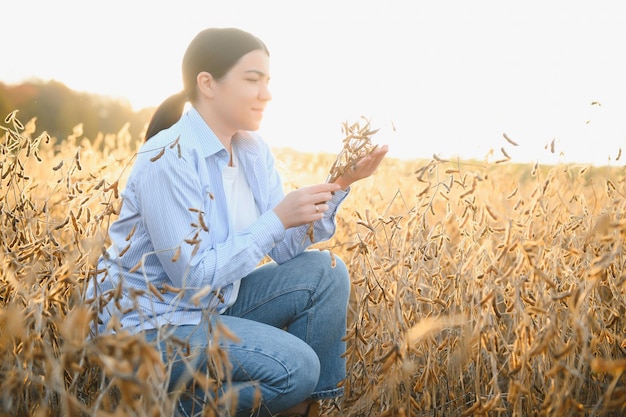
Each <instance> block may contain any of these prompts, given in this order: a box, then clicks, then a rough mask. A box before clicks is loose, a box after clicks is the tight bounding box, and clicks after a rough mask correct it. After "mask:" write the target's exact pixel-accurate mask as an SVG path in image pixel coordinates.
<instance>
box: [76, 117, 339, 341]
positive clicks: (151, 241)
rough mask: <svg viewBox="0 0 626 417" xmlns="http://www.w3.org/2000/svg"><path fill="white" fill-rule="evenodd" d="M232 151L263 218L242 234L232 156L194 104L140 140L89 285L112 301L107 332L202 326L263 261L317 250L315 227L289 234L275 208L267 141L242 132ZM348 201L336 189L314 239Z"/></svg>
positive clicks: (105, 318)
mask: <svg viewBox="0 0 626 417" xmlns="http://www.w3.org/2000/svg"><path fill="white" fill-rule="evenodd" d="M232 147H233V152H234V153H235V154H236V155H237V156H238V158H239V162H240V165H241V169H242V170H243V172H244V174H245V177H246V180H247V181H248V183H249V185H250V188H251V189H252V193H253V195H254V201H255V204H256V206H257V208H258V212H259V213H260V216H259V217H258V218H257V220H256V221H255V222H254V223H253V224H251V225H250V226H249V227H247V228H246V229H244V230H241V231H235V230H234V228H233V224H232V218H231V216H230V215H229V213H228V209H227V204H226V200H225V194H224V188H223V185H222V169H223V168H224V167H226V166H227V165H228V161H229V159H230V155H229V153H228V151H227V150H226V149H225V148H224V146H223V145H222V144H221V142H220V141H219V140H218V138H217V137H216V136H215V134H214V133H213V131H212V130H211V129H210V128H209V126H208V125H207V124H206V123H205V122H204V120H203V119H202V117H201V116H200V114H199V113H198V112H197V111H196V110H195V109H194V108H193V107H191V108H190V109H189V110H188V111H186V112H185V113H184V114H183V116H182V117H181V119H180V120H179V121H178V122H177V123H175V124H174V125H173V126H172V127H171V128H169V129H166V130H164V131H162V132H160V133H159V134H157V135H156V136H154V137H152V138H151V139H150V140H149V141H147V142H146V143H144V144H143V146H142V147H141V149H140V150H139V152H138V154H137V158H136V161H135V162H134V165H133V168H132V171H131V173H130V175H129V178H128V181H127V184H126V187H125V189H124V191H123V192H122V194H121V197H122V207H121V210H120V214H119V217H118V219H117V220H116V221H115V222H114V223H113V224H112V225H111V227H110V229H109V237H110V240H111V245H110V246H109V248H108V249H107V251H106V253H105V255H104V256H102V257H101V258H100V260H99V263H98V269H99V270H100V275H99V276H98V277H97V284H95V283H94V282H93V281H92V282H90V283H89V285H88V288H87V294H86V296H87V297H88V298H91V299H93V298H95V297H97V296H100V295H102V294H105V293H106V294H108V295H109V296H111V297H112V300H111V301H110V302H109V303H108V304H106V306H105V307H104V308H103V309H102V311H101V312H100V320H101V321H102V323H101V325H100V326H99V328H98V331H99V332H100V333H102V332H105V331H106V330H107V325H108V323H109V322H110V321H111V319H112V317H116V320H119V322H120V323H121V325H122V327H123V328H125V329H128V330H130V331H138V330H141V329H150V328H156V327H160V326H162V325H166V324H173V325H182V324H198V323H199V322H200V320H201V319H202V316H203V311H205V310H206V309H211V310H215V311H218V312H223V311H224V310H225V309H226V308H227V307H228V306H229V305H231V304H232V303H234V302H235V299H236V296H237V294H236V292H233V283H234V282H236V281H238V280H240V279H241V278H243V277H245V276H246V275H248V274H249V273H250V272H252V271H253V270H254V269H255V268H256V267H257V266H258V265H259V263H260V262H261V261H262V260H263V259H264V257H265V256H266V255H269V256H270V257H271V258H272V259H273V260H274V261H276V262H278V263H282V262H285V261H287V260H289V259H291V258H293V257H294V256H296V255H298V254H300V253H302V252H303V251H304V250H306V249H307V247H308V246H310V245H311V241H310V240H309V238H308V235H307V230H308V224H307V225H303V226H299V227H294V228H290V229H287V230H286V229H285V228H284V226H283V224H282V222H281V221H280V219H279V218H278V216H276V214H275V213H274V211H273V210H272V209H273V208H274V207H275V206H276V205H277V204H278V203H279V202H280V201H281V200H282V199H283V197H284V191H283V185H282V181H281V179H280V176H279V173H278V172H277V170H276V167H275V161H274V157H273V155H272V153H271V150H270V147H269V146H268V144H267V143H266V142H265V141H264V140H263V139H262V138H261V137H260V136H259V135H258V134H255V133H252V132H240V133H237V134H236V135H235V137H233V141H232ZM346 195H347V191H338V192H336V193H335V194H334V196H333V198H332V199H331V200H330V201H329V202H328V205H329V206H330V209H329V210H328V211H326V212H325V214H324V218H323V219H322V220H320V221H317V222H315V223H314V237H315V240H316V241H323V240H328V239H329V238H330V237H332V235H333V234H334V232H335V228H336V223H335V213H336V211H337V208H338V207H339V205H340V204H341V202H342V201H343V199H344V198H345V197H346ZM104 298H105V299H106V296H105V297H104Z"/></svg>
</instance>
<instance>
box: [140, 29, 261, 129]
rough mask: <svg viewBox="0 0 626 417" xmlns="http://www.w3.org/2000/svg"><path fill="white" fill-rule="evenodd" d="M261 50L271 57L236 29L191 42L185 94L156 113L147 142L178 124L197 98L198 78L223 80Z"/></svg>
mask: <svg viewBox="0 0 626 417" xmlns="http://www.w3.org/2000/svg"><path fill="white" fill-rule="evenodd" d="M257 49H261V50H263V51H265V53H267V54H268V55H269V51H268V49H267V47H266V46H265V44H264V43H263V42H262V41H261V40H260V39H259V38H257V37H256V36H254V35H252V34H250V33H248V32H245V31H243V30H241V29H236V28H209V29H205V30H203V31H201V32H200V33H198V34H197V35H196V37H195V38H193V40H192V41H191V43H190V44H189V46H188V47H187V50H186V51H185V55H184V56H183V63H182V70H183V91H181V92H179V93H176V94H174V95H172V96H170V97H168V98H167V99H166V100H165V101H163V103H161V105H160V106H159V107H158V108H157V109H156V111H155V113H154V115H153V116H152V119H151V120H150V123H149V124H148V129H147V131H146V139H145V140H148V139H150V138H151V137H152V136H154V135H156V134H157V133H159V132H160V131H161V130H163V129H167V128H168V127H170V126H172V125H173V124H174V123H176V122H177V121H178V119H179V118H180V116H181V114H182V112H183V109H184V107H185V103H186V102H187V101H191V102H193V101H194V100H195V99H196V98H197V97H196V95H197V89H196V77H197V76H198V74H199V73H201V72H203V71H206V72H208V73H210V74H211V75H212V76H213V78H215V79H217V80H219V79H221V78H222V77H223V76H224V75H226V73H227V72H228V71H229V70H230V69H231V68H232V67H233V66H234V65H235V64H236V63H237V61H239V59H240V58H241V57H242V56H244V55H246V54H247V53H249V52H252V51H254V50H257Z"/></svg>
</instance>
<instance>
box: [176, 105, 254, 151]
mask: <svg viewBox="0 0 626 417" xmlns="http://www.w3.org/2000/svg"><path fill="white" fill-rule="evenodd" d="M184 117H185V118H186V120H187V122H188V123H189V124H190V126H191V128H192V129H193V131H194V132H195V133H196V141H197V148H198V150H199V151H200V153H201V154H202V156H204V157H207V156H211V155H215V154H217V153H218V152H220V151H222V150H226V149H225V148H224V145H222V142H220V140H219V139H218V138H217V135H216V134H215V133H214V132H213V130H212V129H211V128H210V127H209V125H207V124H206V122H205V121H204V119H203V118H202V116H201V115H200V113H199V112H198V110H196V109H195V108H194V107H193V106H190V108H189V110H187V112H186V113H185V115H184ZM233 146H234V147H235V148H236V149H239V150H240V151H243V152H245V153H255V151H256V149H257V147H258V143H256V140H255V138H254V135H253V134H252V133H251V132H248V131H240V132H237V133H235V135H234V136H233Z"/></svg>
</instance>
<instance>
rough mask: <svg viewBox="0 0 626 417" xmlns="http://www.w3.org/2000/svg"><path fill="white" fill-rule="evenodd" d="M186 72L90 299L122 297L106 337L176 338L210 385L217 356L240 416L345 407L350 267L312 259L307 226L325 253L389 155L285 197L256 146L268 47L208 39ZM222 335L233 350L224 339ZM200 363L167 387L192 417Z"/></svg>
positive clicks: (132, 183) (319, 256)
mask: <svg viewBox="0 0 626 417" xmlns="http://www.w3.org/2000/svg"><path fill="white" fill-rule="evenodd" d="M182 71H183V84H184V90H183V91H182V92H181V93H179V94H176V95H174V96H172V97H170V98H168V99H167V100H165V101H164V102H163V103H162V104H161V106H160V107H159V108H158V109H157V111H156V112H155V114H154V116H153V118H152V120H151V122H150V124H149V126H148V131H147V134H146V143H145V144H144V145H143V147H142V148H141V150H140V152H139V153H138V155H137V159H136V161H135V163H134V166H133V169H132V172H131V175H130V176H129V179H128V182H127V185H126V188H125V190H124V192H123V194H122V198H123V204H122V208H121V211H120V214H119V219H118V220H117V221H115V222H114V223H113V224H112V225H111V228H110V230H109V236H110V239H111V242H112V244H111V246H110V247H109V248H108V250H107V251H106V253H105V256H103V257H102V258H101V259H100V263H99V270H100V271H102V272H101V274H100V276H99V277H98V279H97V282H98V284H93V283H92V284H91V285H90V287H89V289H88V297H97V296H99V295H101V294H105V293H107V292H108V293H109V294H112V293H115V294H117V296H118V297H117V301H116V302H115V303H113V302H111V303H109V304H108V305H107V306H106V308H104V309H103V310H102V311H101V313H100V317H99V319H100V321H101V324H100V326H99V327H98V329H97V331H98V332H100V333H102V332H106V331H109V330H110V329H111V328H112V327H114V326H111V325H110V324H111V322H112V318H115V319H114V320H113V323H118V322H119V323H120V324H121V327H122V328H123V329H125V330H129V331H131V332H140V331H141V332H143V333H144V334H145V337H146V339H148V340H149V341H157V340H158V341H160V342H162V343H163V346H164V343H165V341H166V340H167V338H168V337H170V336H174V337H175V338H176V340H183V341H185V342H186V343H188V345H189V347H190V350H191V352H192V353H193V352H196V353H197V355H196V356H194V358H195V359H193V362H192V363H193V366H194V367H195V369H196V370H198V371H200V372H209V368H210V366H211V363H210V358H209V357H207V355H206V352H207V350H209V349H210V347H211V346H213V345H212V344H211V343H212V342H215V343H219V346H221V347H222V348H223V349H224V351H225V352H227V355H228V362H229V363H230V364H231V366H232V369H229V375H227V376H224V380H228V381H230V382H231V385H230V387H231V388H232V389H234V390H235V391H236V394H237V410H236V415H237V416H250V415H259V416H264V415H275V414H277V413H280V415H313V414H314V409H315V408H316V405H317V401H318V400H322V399H326V398H333V397H338V396H340V395H341V394H342V388H340V387H338V386H337V384H338V383H339V382H340V381H341V380H342V379H343V378H344V377H345V363H344V360H343V359H342V358H341V354H342V353H343V352H344V349H345V345H344V342H342V340H341V339H342V337H343V336H344V335H345V329H346V310H347V303H348V296H349V277H348V272H347V270H346V267H345V265H344V264H343V263H342V262H341V260H336V264H335V265H334V266H333V265H332V264H333V262H332V260H331V258H330V255H329V254H328V253H327V252H322V251H313V250H311V251H307V247H309V246H310V245H311V241H310V239H309V235H308V227H309V224H310V223H312V222H313V225H314V230H313V235H314V236H315V238H316V240H318V241H319V240H326V239H329V238H330V237H331V236H332V235H333V233H334V231H335V213H336V211H337V209H338V207H339V205H340V204H341V202H342V201H343V200H344V198H345V197H346V195H347V194H348V191H349V186H350V184H352V183H353V182H355V181H357V180H359V179H362V178H365V177H368V176H370V175H371V174H372V173H373V172H374V170H375V169H376V167H377V166H378V165H379V164H380V162H381V161H382V159H383V158H384V156H385V154H386V152H387V147H386V146H384V147H380V148H379V149H377V150H376V151H375V152H373V153H372V154H370V156H368V157H366V158H363V159H362V160H361V161H359V163H358V164H357V165H356V166H355V169H353V170H350V172H348V173H346V174H345V175H344V176H342V177H340V178H339V179H337V181H336V182H335V183H331V184H328V183H322V184H315V185H312V186H308V187H303V188H300V189H297V190H295V191H293V192H290V193H289V194H287V195H285V194H284V193H283V189H282V183H281V180H280V178H279V175H278V173H277V171H276V168H275V165H274V159H273V157H272V154H271V152H270V148H269V146H268V145H267V144H266V143H265V142H264V141H263V139H262V138H261V137H259V136H258V135H257V134H255V133H253V132H254V131H256V130H258V128H259V126H260V123H261V118H262V116H263V111H264V109H265V106H266V105H267V103H268V102H269V101H270V100H271V98H272V96H271V94H270V92H269V90H268V82H269V79H270V72H269V52H268V50H267V48H266V46H265V45H264V44H263V42H261V41H260V40H259V39H258V38H256V37H254V36H253V35H251V34H249V33H247V32H244V31H242V30H239V29H233V28H211V29H206V30H204V31H202V32H200V33H199V34H198V35H197V36H196V37H195V38H194V39H193V40H192V42H191V43H190V45H189V46H188V48H187V51H186V53H185V55H184V58H183V63H182ZM187 102H189V103H190V104H191V105H190V106H189V107H188V108H187V110H186V111H184V106H185V104H186V103H187ZM183 111H184V112H183ZM266 255H269V257H271V259H272V261H271V262H262V261H264V259H265V256H266ZM259 265H261V266H259ZM148 289H152V290H154V289H156V290H158V291H148ZM159 291H160V292H159ZM211 313H215V314H211ZM218 323H221V324H222V325H224V326H225V327H226V328H227V329H229V331H230V332H232V333H233V334H234V335H235V336H236V338H231V339H226V338H220V339H219V340H215V339H216V336H215V335H216V334H217V333H219V332H216V331H215V328H216V326H217V324H218ZM164 352H165V349H164ZM203 353H204V356H203ZM189 363H190V359H189V358H188V357H187V358H185V360H183V358H181V357H179V360H177V361H175V363H174V364H172V375H171V381H170V386H171V389H172V390H180V391H182V392H183V394H181V396H180V401H179V411H180V412H181V413H182V414H183V415H192V414H193V413H198V412H200V410H201V408H202V405H201V404H202V400H203V398H202V395H201V394H199V393H198V392H196V393H195V394H193V393H192V391H193V390H192V387H191V384H190V381H191V378H190V375H189V372H188V371H189V369H188V368H189ZM259 394H260V402H259ZM307 413H308V414H307Z"/></svg>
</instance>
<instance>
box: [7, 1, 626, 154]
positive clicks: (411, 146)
mask: <svg viewBox="0 0 626 417" xmlns="http://www.w3.org/2000/svg"><path fill="white" fill-rule="evenodd" d="M0 9H1V10H2V16H3V19H2V24H1V25H0V39H2V49H1V50H2V64H0V112H1V114H2V117H4V115H6V114H7V113H8V112H10V111H12V110H15V109H18V110H19V117H20V120H22V121H23V122H25V121H26V120H25V119H27V118H30V117H32V116H34V115H36V116H37V117H38V119H37V120H38V122H37V125H38V127H39V128H40V129H45V130H48V131H49V132H50V133H51V134H53V135H55V136H58V137H63V136H64V135H67V134H70V133H71V131H72V127H73V126H74V125H75V124H77V123H80V122H82V123H83V125H84V134H85V135H86V136H88V137H93V136H95V135H96V133H97V132H100V131H102V132H117V130H119V129H120V128H121V127H122V126H123V125H124V123H126V122H129V123H131V125H130V129H131V133H132V134H133V135H137V136H138V135H139V133H140V132H141V131H142V129H143V126H144V124H145V122H146V121H147V120H148V118H149V117H150V114H151V112H152V110H153V109H154V107H156V106H157V105H159V104H160V103H161V101H162V100H164V99H165V98H166V97H168V96H169V95H170V94H173V93H175V92H177V91H179V90H181V89H182V82H181V74H180V63H181V59H182V55H183V53H184V51H185V48H186V47H187V45H188V43H189V41H190V40H191V39H192V38H193V36H195V34H196V33H197V32H198V31H200V30H202V29H204V28H206V27H210V26H220V27H223V26H236V27H240V28H242V29H245V30H248V31H250V32H252V33H254V34H255V35H257V36H259V37H260V38H261V39H262V40H263V41H265V43H266V44H267V45H268V47H269V49H270V53H271V75H272V81H271V84H270V86H271V89H272V93H273V96H274V99H273V101H272V103H270V105H269V106H268V108H267V110H266V113H265V119H264V122H263V126H262V128H261V133H262V134H263V135H264V137H265V138H266V139H267V140H268V142H270V144H272V145H273V146H275V147H289V148H292V149H295V150H298V151H303V152H328V153H335V152H337V151H338V150H339V149H340V148H341V139H342V138H343V136H342V132H341V124H342V123H343V122H344V121H348V122H352V121H356V120H358V119H359V118H360V117H361V116H363V117H366V118H367V119H369V120H370V122H371V125H372V127H378V128H380V129H381V130H380V131H379V133H377V134H376V135H375V136H374V140H375V141H377V142H380V143H387V144H389V146H390V156H393V157H398V158H431V157H432V155H433V154H435V155H437V156H439V157H441V158H456V157H459V158H462V159H481V160H482V159H485V158H487V159H488V160H491V161H494V160H498V159H501V158H502V157H503V153H502V150H501V148H504V150H505V152H506V153H507V154H508V155H509V156H510V157H511V161H512V162H541V163H557V162H572V163H593V164H597V165H604V164H610V165H620V164H621V165H623V159H621V160H617V161H616V159H617V156H618V154H619V150H620V149H621V148H622V147H624V145H625V144H626V117H625V116H626V81H625V79H624V74H626V60H624V59H623V57H624V56H626V43H624V39H626V25H624V22H625V21H626V2H622V1H619V0H607V1H601V2H598V1H583V0H573V1H572V0H570V1H564V0H555V1H549V2H547V1H538V0H529V1H525V2H510V1H501V0H476V1H472V2H468V1H463V0H447V1H446V0H444V1H437V2H433V1H421V0H415V1H409V0H402V1H401V0H389V1H385V2H381V1H373V0H358V1H357V0H340V1H330V0H318V1H293V0H266V1H263V2H259V1H254V0H233V1H219V2H218V1H214V0H205V1H190V0H179V1H176V2H167V3H165V2H154V1H145V0H133V1H127V0H125V1H121V0H111V1H108V2H89V1H77V0H76V1H73V0H57V1H55V2H49V1H36V0H21V1H19V2H18V1H12V2H7V3H5V4H3V5H2V6H0ZM504 133H506V135H507V136H508V137H509V138H510V139H511V140H513V141H514V142H516V143H517V144H518V145H519V146H513V145H512V144H511V143H510V142H507V141H506V140H505V139H504V137H503V134H504Z"/></svg>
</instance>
